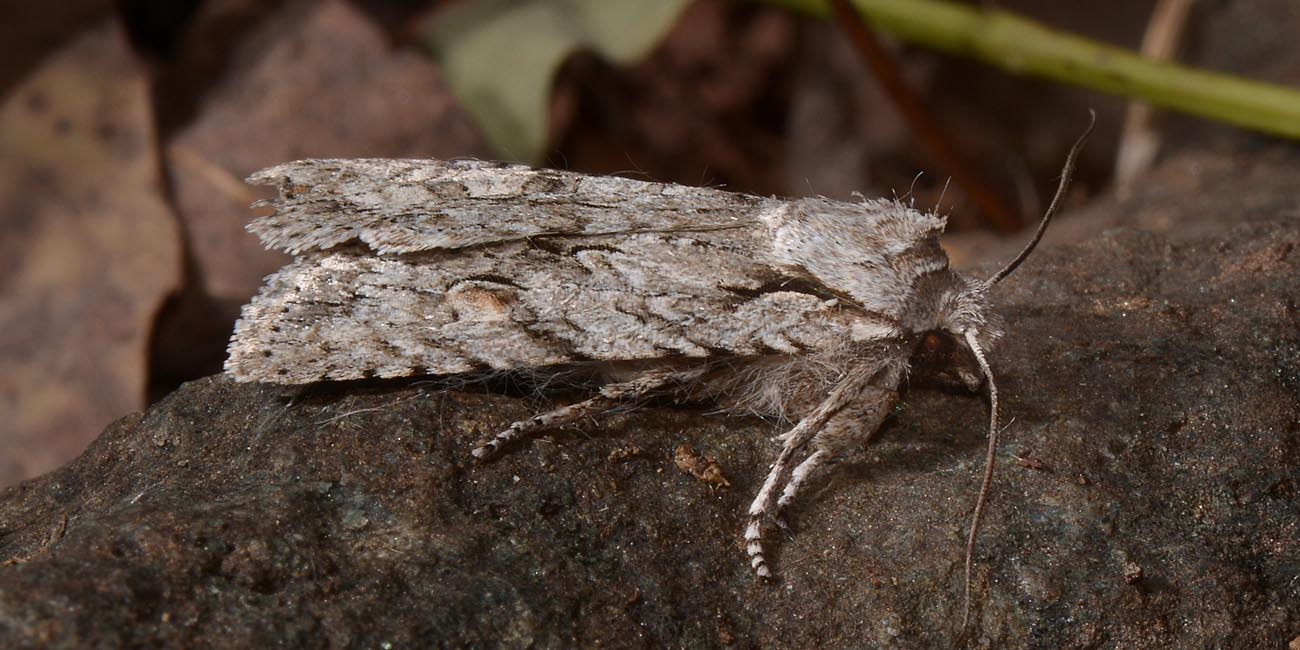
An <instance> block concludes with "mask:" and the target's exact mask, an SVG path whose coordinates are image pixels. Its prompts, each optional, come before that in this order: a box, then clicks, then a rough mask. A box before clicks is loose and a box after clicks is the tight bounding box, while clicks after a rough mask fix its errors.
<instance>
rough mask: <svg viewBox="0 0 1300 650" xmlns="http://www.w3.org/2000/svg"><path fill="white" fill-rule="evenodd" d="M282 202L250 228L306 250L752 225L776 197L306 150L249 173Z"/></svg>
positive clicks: (422, 247) (413, 248) (397, 248)
mask: <svg viewBox="0 0 1300 650" xmlns="http://www.w3.org/2000/svg"><path fill="white" fill-rule="evenodd" d="M248 182H249V183H252V184H255V185H275V186H278V187H279V188H280V198H279V199H278V200H276V201H274V202H273V203H272V205H273V206H274V208H275V213H274V214H272V215H270V216H266V217H261V218H258V219H256V220H254V221H253V222H252V223H251V224H249V227H248V229H249V230H250V231H251V232H253V233H255V234H256V235H257V236H258V237H260V238H261V239H262V242H263V243H264V244H265V245H266V246H267V247H269V248H276V249H279V250H283V251H286V252H289V253H293V254H297V253H300V252H304V251H309V250H324V249H328V248H332V247H334V246H337V245H339V244H343V243H345V242H348V241H351V240H354V239H355V240H359V241H361V242H363V243H364V244H366V245H367V246H369V247H370V248H371V249H373V250H374V251H376V252H378V253H383V254H388V253H411V252H417V251H426V250H433V249H439V248H461V247H466V246H473V245H477V244H484V243H490V242H500V241H510V240H517V239H521V238H525V237H533V236H538V235H570V236H573V235H583V234H607V233H619V232H632V231H660V232H662V231H674V230H691V231H701V230H708V229H713V228H737V227H748V226H750V225H752V224H754V223H756V216H755V213H756V211H757V210H760V209H763V208H765V207H768V206H770V205H772V204H774V203H777V202H776V201H772V200H770V199H762V198H759V197H755V196H748V195H744V194H735V193H731V192H724V191H721V190H714V189H708V188H697V187H687V186H683V185H674V184H668V183H647V182H643V181H636V180H631V179H627V178H619V177H615V176H584V175H581V174H574V173H569V172H562V171H556V170H547V169H532V168H529V167H523V166H519V165H510V164H504V163H495V162H484V161H479V160H457V161H440V160H387V159H357V160H300V161H297V162H291V163H285V164H283V165H277V166H275V167H270V168H267V169H263V170H261V171H259V172H256V173H254V174H253V175H252V176H249V178H248Z"/></svg>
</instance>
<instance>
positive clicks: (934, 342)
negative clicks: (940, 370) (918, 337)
mask: <svg viewBox="0 0 1300 650" xmlns="http://www.w3.org/2000/svg"><path fill="white" fill-rule="evenodd" d="M921 345H924V346H925V351H926V352H938V351H939V348H941V347H943V340H942V339H940V338H939V335H938V334H926V335H925V339H924V340H923V341H921Z"/></svg>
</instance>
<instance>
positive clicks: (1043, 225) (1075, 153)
mask: <svg viewBox="0 0 1300 650" xmlns="http://www.w3.org/2000/svg"><path fill="white" fill-rule="evenodd" d="M1095 126H1097V112H1096V111H1094V110H1092V109H1088V128H1086V129H1084V131H1083V135H1080V136H1079V139H1077V140H1075V141H1074V144H1073V145H1072V146H1071V147H1070V153H1069V154H1068V155H1066V157H1065V165H1064V167H1063V168H1062V169H1061V182H1060V184H1059V185H1057V186H1056V195H1055V196H1053V197H1052V203H1051V204H1050V205H1048V206H1047V212H1045V213H1043V218H1042V220H1041V221H1039V222H1038V231H1037V232H1035V233H1034V238H1033V239H1031V240H1029V245H1027V246H1025V248H1024V250H1022V251H1020V254H1019V255H1017V256H1016V259H1014V260H1011V263H1010V264H1008V265H1006V266H1004V267H1002V270H1001V271H998V272H997V273H995V274H994V275H993V277H991V278H989V279H988V282H987V283H986V284H988V286H990V287H991V286H993V285H995V284H997V283H998V282H999V281H1001V280H1002V278H1005V277H1007V276H1008V275H1011V272H1012V271H1014V270H1016V267H1017V266H1020V263H1021V262H1023V261H1025V258H1026V257H1029V254H1030V253H1032V252H1033V251H1034V247H1035V246H1037V245H1038V241H1039V240H1041V239H1042V238H1043V233H1045V232H1047V224H1048V223H1049V222H1051V220H1052V217H1054V216H1056V210H1057V208H1059V207H1060V205H1061V198H1062V197H1063V196H1065V190H1066V189H1068V188H1069V187H1070V179H1071V178H1073V177H1074V165H1075V162H1076V159H1077V158H1078V157H1079V152H1080V151H1082V150H1083V145H1084V143H1085V142H1087V141H1088V136H1090V135H1092V129H1093V127H1095Z"/></svg>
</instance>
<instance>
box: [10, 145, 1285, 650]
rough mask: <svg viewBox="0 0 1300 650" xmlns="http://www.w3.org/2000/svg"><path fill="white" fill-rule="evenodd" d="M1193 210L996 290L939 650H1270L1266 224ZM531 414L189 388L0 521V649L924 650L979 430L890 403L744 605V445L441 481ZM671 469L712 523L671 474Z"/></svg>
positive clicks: (1270, 191)
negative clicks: (973, 550)
mask: <svg viewBox="0 0 1300 650" xmlns="http://www.w3.org/2000/svg"><path fill="white" fill-rule="evenodd" d="M1280 158H1282V159H1284V160H1289V161H1290V162H1289V164H1290V165H1292V168H1293V169H1294V165H1295V161H1294V158H1293V157H1292V158H1286V157H1285V156H1282V157H1280ZM1221 184H1222V183H1221ZM1241 191H1242V192H1243V194H1250V195H1251V196H1264V195H1267V196H1284V195H1285V196H1291V195H1292V194H1293V193H1294V192H1295V186H1294V185H1292V186H1290V187H1287V188H1286V191H1285V192H1283V191H1282V190H1281V189H1279V188H1278V187H1254V188H1252V187H1243V188H1242V190H1241ZM1163 195H1164V196H1165V197H1166V199H1165V201H1164V202H1160V201H1159V194H1154V195H1153V194H1151V193H1150V192H1147V193H1145V194H1144V195H1143V196H1142V197H1141V198H1139V199H1135V201H1136V203H1130V204H1125V203H1123V202H1115V203H1112V205H1113V207H1114V209H1116V210H1124V209H1126V208H1125V206H1126V205H1130V206H1141V209H1143V210H1148V211H1149V210H1157V211H1158V213H1159V214H1162V215H1167V216H1168V218H1169V219H1171V220H1172V221H1170V223H1174V224H1177V223H1178V219H1179V218H1180V216H1179V215H1183V214H1188V215H1192V214H1196V215H1200V214H1201V213H1203V212H1204V210H1202V209H1199V208H1198V204H1197V198H1196V197H1195V196H1194V195H1193V196H1189V195H1188V193H1187V192H1175V191H1168V192H1165V193H1164V194H1163ZM1153 197H1155V198H1153ZM1216 201H1218V199H1216ZM1218 202H1219V203H1222V204H1223V206H1224V208H1223V210H1224V212H1223V213H1222V214H1218V215H1217V219H1218V221H1217V223H1218V225H1219V227H1217V228H1214V229H1209V228H1206V227H1203V226H1205V225H1206V224H1204V223H1203V222H1201V221H1198V222H1197V223H1198V225H1197V226H1196V228H1197V229H1198V230H1195V231H1194V232H1197V233H1203V234H1200V235H1199V236H1195V237H1186V236H1184V237H1169V236H1165V235H1160V234H1153V233H1150V232H1147V231H1143V230H1135V229H1125V228H1120V229H1115V230H1110V231H1107V232H1105V233H1104V234H1101V235H1099V236H1095V237H1088V238H1085V239H1081V240H1079V241H1076V242H1074V243H1067V244H1063V245H1055V246H1051V247H1048V248H1045V249H1043V250H1040V251H1039V252H1038V253H1037V254H1036V255H1035V257H1033V258H1031V260H1030V261H1029V262H1028V263H1027V264H1026V265H1025V266H1024V267H1023V268H1022V269H1021V270H1020V271H1018V272H1017V274H1016V275H1015V276H1012V278H1010V279H1009V280H1008V281H1007V282H1005V283H1003V284H1002V285H1000V286H999V293H998V294H997V298H996V301H995V302H996V304H997V306H998V308H999V309H1000V311H1001V312H1002V313H1003V314H1004V315H1005V316H1006V318H1007V321H1008V328H1007V329H1008V331H1009V332H1010V334H1009V335H1008V336H1007V338H1005V339H1004V340H1003V342H1002V343H1001V345H1000V347H999V348H997V349H996V350H995V351H994V352H993V364H994V369H995V372H996V373H997V374H998V377H999V386H1000V388H1001V393H1002V396H1003V400H1004V406H1003V409H1004V410H1003V413H1004V419H1010V418H1014V421H1012V422H1011V423H1010V424H1009V426H1008V427H1007V430H1006V432H1005V434H1004V435H1005V438H1004V440H1005V442H1004V444H1003V446H1002V449H1001V452H1000V454H999V462H1000V471H999V474H998V477H997V480H996V482H995V485H994V490H993V502H992V505H991V508H990V511H989V514H988V519H987V520H986V524H985V527H984V529H983V532H982V534H981V536H980V542H979V547H978V555H977V572H976V573H977V580H978V583H977V596H978V601H977V604H976V611H975V616H974V619H975V620H974V625H973V631H974V634H973V635H972V636H973V640H972V642H971V645H973V646H976V647H1035V648H1076V647H1116V648H1204V647H1221V648H1253V647H1258V648H1277V647H1284V646H1285V645H1286V644H1287V642H1288V641H1289V640H1290V639H1292V638H1294V637H1296V636H1300V311H1298V310H1300V305H1298V304H1297V302H1298V301H1300V298H1298V295H1297V294H1298V292H1297V286H1300V220H1297V219H1296V218H1295V217H1296V214H1295V205H1296V203H1295V199H1294V198H1293V199H1291V201H1290V202H1289V203H1285V204H1282V203H1280V202H1279V203H1274V204H1270V205H1271V207H1270V205H1259V204H1258V203H1257V202H1256V203H1255V204H1253V205H1254V207H1253V208H1251V213H1250V214H1249V215H1242V214H1238V213H1234V212H1233V211H1232V205H1233V204H1232V203H1231V202H1227V201H1218ZM1217 204H1218V203H1216V205H1217ZM1134 209H1137V208H1134ZM1234 224H1236V225H1234ZM1172 230H1178V228H1176V227H1175V228H1173V229H1172ZM540 406H541V405H540V404H539V403H538V402H535V401H530V400H521V399H514V398H509V397H503V396H496V395H489V394H483V393H465V392H446V391H442V390H439V389H436V388H434V387H431V386H429V385H427V384H421V383H406V384H380V385H343V386H321V387H313V388H309V389H297V388H284V387H272V386H257V385H237V384H234V383H232V382H230V381H229V380H227V379H225V378H222V377H212V378H208V379H204V380H200V381H197V382H193V383H191V384H188V385H186V386H185V387H183V388H182V389H180V390H179V391H177V392H176V393H174V394H173V395H171V396H170V397H169V398H167V399H166V400H165V401H163V402H161V403H160V404H158V405H157V406H155V407H154V408H152V409H150V410H149V411H148V412H147V413H144V414H140V415H135V416H131V417H128V418H124V419H123V420H121V421H119V422H117V423H115V424H114V425H113V426H111V427H110V428H109V429H108V430H107V431H105V432H104V434H103V435H102V436H101V437H100V438H99V440H98V441H97V442H96V443H95V444H94V445H93V446H92V447H91V448H90V449H89V450H88V451H87V452H86V453H85V454H84V455H83V456H82V457H81V458H79V459H77V460H76V461H75V462H73V463H72V464H70V465H68V466H67V467H65V468H63V469H61V470H59V471H56V472H54V473H52V474H49V475H46V476H44V477H41V478H38V479H36V480H33V481H30V482H27V483H24V484H22V485H19V486H16V487H13V488H10V489H8V490H6V491H4V492H3V493H0V562H2V563H3V566H0V646H2V647H6V648H19V647H90V646H98V647H115V646H152V647H222V648H224V647H230V648H243V647H265V646H277V647H371V648H378V647H398V648H400V647H507V648H523V647H544V648H553V647H554V648H558V647H597V646H605V647H616V648H623V647H633V648H635V647H647V648H650V647H666V646H673V647H721V646H730V647H735V648H751V647H753V648H758V647H762V648H796V647H798V648H806V647H818V646H821V647H834V648H840V647H902V648H924V647H936V646H946V645H948V644H949V643H950V641H951V639H952V638H953V636H954V633H955V627H956V621H957V620H958V619H959V617H960V610H961V554H962V547H963V542H964V532H965V527H966V521H967V515H968V511H969V508H970V507H971V504H972V502H973V499H974V494H975V490H976V488H977V486H978V483H979V473H980V469H981V461H982V446H983V436H984V423H985V414H984V407H983V405H982V403H981V401H980V400H979V399H976V398H973V397H969V396H959V395H948V394H941V393H936V392H931V391H924V390H914V391H912V392H911V393H910V394H909V395H908V396H907V397H906V399H905V400H904V401H903V405H902V406H901V407H900V408H899V410H898V412H897V413H896V414H895V416H894V417H893V418H892V419H891V420H890V421H889V423H888V424H887V425H886V428H885V430H884V431H883V432H882V434H881V435H880V436H878V437H877V439H876V442H875V444H873V446H871V447H870V448H869V449H867V450H865V451H864V452H863V453H862V454H860V455H858V456H855V457H851V458H848V459H846V462H845V463H844V465H842V466H841V467H840V468H839V469H838V471H836V472H835V473H834V474H833V475H831V476H829V477H827V476H823V477H821V478H819V479H816V480H815V481H814V484H812V485H810V487H809V492H808V498H807V499H806V500H805V501H804V502H803V507H801V508H799V509H798V510H797V511H796V512H795V513H794V516H793V520H792V522H791V523H792V525H793V527H794V529H795V531H796V532H795V533H794V534H793V535H791V536H782V537H779V538H778V539H777V541H776V543H775V545H774V553H773V559H774V560H775V562H774V568H775V570H776V572H777V580H776V581H775V582H773V583H771V584H763V583H760V582H758V581H756V580H755V579H754V578H753V577H752V576H751V575H750V572H749V570H748V567H747V566H746V563H745V561H744V553H743V551H742V549H741V546H740V532H741V527H742V525H743V523H744V515H743V513H744V509H745V507H746V506H747V505H748V502H749V500H750V498H751V497H752V496H753V494H754V493H755V491H756V490H757V488H758V484H759V482H760V481H761V480H762V477H763V475H764V473H765V471H766V466H767V463H768V462H770V460H771V459H772V458H773V457H774V456H775V453H776V450H777V446H776V444H775V443H774V442H773V441H772V440H771V437H772V436H773V435H774V434H776V433H777V432H778V429H776V428H775V427H774V426H773V425H771V424H769V423H765V422H761V421H757V420H750V419H743V418H724V417H710V416H704V415H698V414H696V413H693V412H689V411H684V410H674V409H668V408H656V409H648V410H646V411H642V412H639V413H633V414H622V415H617V416H614V417H610V418H606V419H604V420H602V421H600V422H598V423H597V422H593V423H589V424H587V425H586V426H584V427H581V429H580V430H566V431H562V432H559V433H556V434H555V435H553V436H549V437H546V438H543V439H540V440H537V441H535V442H533V443H531V444H528V445H525V446H523V447H522V448H516V449H514V450H513V451H512V452H511V453H509V454H507V455H506V456H505V457H504V458H502V459H501V460H499V461H498V462H494V463H491V464H488V465H483V466H480V465H477V464H475V463H473V462H471V460H470V457H469V449H470V447H471V445H472V444H473V442H474V441H475V440H476V439H478V438H479V437H480V435H482V434H483V433H485V432H489V431H495V430H497V429H499V428H500V427H502V426H504V425H505V424H506V423H508V422H510V421H512V420H514V419H519V418H522V417H524V416H526V415H528V414H530V412H532V411H534V410H536V409H537V408H539V407H540ZM683 443H688V444H690V445H691V446H692V447H693V448H694V449H695V450H696V451H697V452H698V453H699V455H701V456H704V457H707V458H713V459H716V461H717V463H718V465H719V466H720V468H721V470H722V472H723V474H724V476H725V478H726V479H727V480H728V481H729V482H730V487H720V486H718V485H713V484H709V483H706V482H704V481H701V480H699V479H697V478H695V477H694V476H691V475H690V474H688V473H686V472H683V471H681V470H679V469H678V467H677V466H676V465H675V463H674V452H675V450H676V449H677V447H678V446H679V445H681V444H683Z"/></svg>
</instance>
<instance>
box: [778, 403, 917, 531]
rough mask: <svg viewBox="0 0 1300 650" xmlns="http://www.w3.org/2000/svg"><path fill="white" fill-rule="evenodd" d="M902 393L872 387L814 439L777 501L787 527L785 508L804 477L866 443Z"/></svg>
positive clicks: (796, 493) (780, 516) (797, 490)
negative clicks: (807, 453) (808, 452)
mask: <svg viewBox="0 0 1300 650" xmlns="http://www.w3.org/2000/svg"><path fill="white" fill-rule="evenodd" d="M897 398H898V394H897V393H895V392H894V391H891V390H882V389H879V388H874V387H868V388H867V389H866V390H865V391H864V392H863V393H862V396H861V397H860V398H858V399H856V400H854V401H853V402H851V403H850V404H848V405H846V406H845V407H844V408H843V409H841V410H840V412H839V413H836V414H835V417H833V418H831V420H830V421H829V422H827V423H826V426H825V427H822V430H821V431H819V432H818V433H817V435H816V436H814V437H813V439H812V443H811V445H812V447H813V449H814V451H813V453H812V454H810V455H809V456H808V457H807V458H805V459H804V461H803V462H802V463H799V465H798V466H797V467H795V468H794V471H792V472H790V480H789V481H788V482H787V483H786V484H785V489H784V490H782V491H781V497H780V498H779V499H777V501H776V521H777V524H778V525H781V526H782V527H784V521H783V519H784V517H785V511H786V509H787V508H789V507H790V504H791V503H793V502H794V499H795V496H796V495H798V493H799V488H800V487H802V486H803V484H804V481H806V480H807V479H808V477H809V476H811V475H812V473H813V471H814V470H816V469H818V468H820V467H823V466H826V465H830V464H833V463H834V462H835V461H836V459H838V458H839V457H840V456H842V455H843V454H844V453H845V452H847V451H849V450H850V449H852V448H854V447H864V446H866V444H867V442H868V441H870V440H871V437H872V436H873V435H875V433H876V431H878V430H879V429H880V425H881V423H883V422H884V420H885V418H886V417H887V416H888V415H889V411H890V410H891V409H892V408H893V405H894V402H895V401H897Z"/></svg>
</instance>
